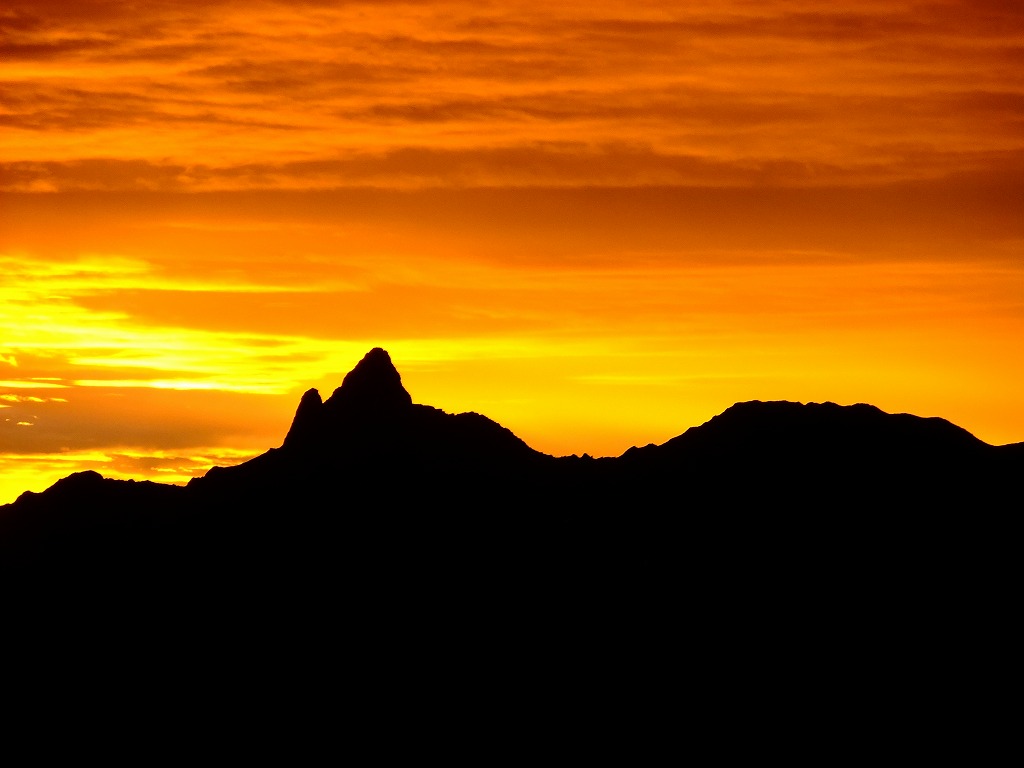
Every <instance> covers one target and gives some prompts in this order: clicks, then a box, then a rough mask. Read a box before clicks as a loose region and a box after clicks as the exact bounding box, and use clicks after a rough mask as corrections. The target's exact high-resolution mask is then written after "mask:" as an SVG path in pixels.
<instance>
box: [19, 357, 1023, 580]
mask: <svg viewBox="0 0 1024 768" xmlns="http://www.w3.org/2000/svg"><path fill="white" fill-rule="evenodd" d="M1022 469H1024V451H1022V447H1021V446H1019V445H1017V446H1004V447H1001V448H996V447H993V446H989V445H987V444H985V443H982V442H981V441H979V440H977V439H976V438H974V437H973V436H971V435H970V434H969V433H967V432H965V431H964V430H962V429H960V428H958V427H956V426H954V425H952V424H950V423H948V422H946V421H943V420H941V419H922V418H919V417H915V416H910V415H906V414H897V415H891V414H886V413H883V412H882V411H880V410H878V409H877V408H874V407H872V406H868V405H855V406H839V405H835V404H833V403H825V404H808V405H801V404H797V403H788V402H770V403H762V402H749V403H739V404H737V405H734V406H732V407H731V408H729V409H727V410H726V411H725V412H724V413H722V414H720V415H718V416H716V417H714V418H713V419H711V420H710V421H709V422H707V423H706V424H703V425H701V426H699V427H695V428H692V429H689V430H687V431H686V432H685V433H684V434H682V435H680V436H678V437H676V438H673V439H672V440H669V441H668V442H667V443H665V444H663V445H661V446H647V447H646V448H634V449H630V450H629V451H627V452H626V453H625V454H624V455H623V456H621V457H619V458H615V459H612V458H608V459H590V458H589V457H585V458H577V457H566V458H554V457H551V456H548V455H545V454H542V453H539V452H537V451H534V450H533V449H531V448H530V447H529V446H527V445H526V444H525V443H524V442H523V441H522V440H520V439H519V438H517V437H516V436H515V435H514V434H512V433H511V432H510V431H509V430H507V429H505V428H504V427H502V426H500V425H499V424H497V423H495V422H493V421H491V420H490V419H488V418H486V417H484V416H481V415H479V414H474V413H465V414H456V415H453V414H447V413H444V412H443V411H440V410H438V409H436V408H431V407H429V406H425V405H417V404H414V403H413V401H412V398H411V397H410V395H409V393H408V392H407V391H406V390H405V388H404V387H403V386H402V382H401V376H400V375H399V373H398V371H397V370H396V369H395V368H394V366H393V365H392V362H391V360H390V358H389V356H388V354H387V353H386V352H385V351H384V350H381V349H374V350H372V351H371V352H369V353H368V354H367V355H366V356H365V357H364V359H363V360H362V361H361V362H360V363H359V364H358V365H357V366H356V367H355V368H354V369H353V370H352V371H351V372H350V373H349V374H348V375H347V376H346V377H345V379H344V381H343V382H342V385H341V386H340V387H339V388H338V389H336V390H335V392H334V393H333V394H332V395H331V396H330V397H329V398H328V399H327V400H326V401H323V400H321V398H320V395H319V393H318V392H316V391H315V390H310V391H309V392H307V393H306V394H305V395H304V396H303V397H302V399H301V402H300V403H299V406H298V409H297V411H296V414H295V418H294V420H293V423H292V426H291V429H290V430H289V431H288V434H287V436H286V437H285V439H284V442H283V444H282V445H281V446H280V447H279V448H276V449H271V450H269V451H268V452H267V453H265V454H263V455H262V456H259V457H257V458H255V459H253V460H251V461H248V462H245V463H243V464H241V465H239V466H236V467H226V468H214V469H212V470H210V472H208V473H207V474H206V475H205V476H204V477H201V478H197V479H195V480H193V481H192V482H190V483H189V485H188V487H186V488H175V487H167V486H160V485H156V484H153V483H131V482H119V481H113V480H103V479H102V478H100V477H99V476H98V475H96V474H95V473H81V474H79V475H74V476H72V477H70V478H67V479H65V480H62V481H61V482H59V483H57V484H56V485H55V486H53V487H52V488H50V489H48V490H47V491H45V492H44V493H42V494H31V493H27V494H24V495H23V496H22V497H21V498H19V499H18V501H17V502H15V503H14V504H12V505H8V506H6V507H2V508H0V557H2V558H3V563H4V565H5V566H8V567H24V565H25V563H45V566H46V568H49V569H50V570H51V571H53V572H62V571H68V570H69V569H74V570H77V571H90V570H92V569H95V568H96V567H97V565H96V564H97V562H102V563H104V564H105V567H107V568H109V570H110V571H111V572H113V573H121V572H123V571H124V569H125V568H128V567H130V568H132V569H138V568H142V569H143V570H147V571H149V572H153V573H163V574H172V575H174V578H178V577H181V576H183V575H184V574H188V573H193V574H202V573H207V574H210V573H221V572H225V571H230V572H234V571H238V570H239V569H242V570H247V571H250V572H254V571H264V572H275V573H279V572H281V571H282V570H283V571H285V572H288V571H296V572H299V571H309V570H311V569H312V570H314V571H316V570H328V571H330V570H332V569H333V568H335V567H338V563H339V562H341V561H344V560H346V559H347V561H349V562H354V561H357V560H358V561H366V560H367V559H369V560H373V559H374V558H383V559H384V560H390V559H392V558H394V557H395V556H399V555H400V556H401V557H402V558H404V559H405V561H407V562H418V563H421V564H424V563H425V562H430V563H433V564H434V566H436V565H437V562H438V560H437V558H440V559H441V560H444V556H443V554H444V553H447V556H452V555H453V554H454V553H455V552H458V553H459V555H458V556H459V557H460V558H462V559H463V560H465V559H466V558H469V559H474V558H477V557H479V558H482V561H481V562H480V563H479V564H478V565H479V566H480V567H485V566H487V565H489V562H488V559H492V560H493V559H495V558H496V561H502V559H503V558H504V557H508V556H511V554H510V553H512V552H520V553H522V554H523V556H524V557H527V558H530V557H533V558H540V559H541V560H544V561H547V562H549V563H553V562H555V561H556V560H558V558H559V557H562V556H564V555H565V554H566V553H575V555H574V557H577V558H583V559H584V560H588V559H589V558H592V557H599V556H600V555H599V554H598V553H601V552H608V551H610V550H614V552H615V558H618V559H619V560H620V561H621V562H624V563H625V562H628V563H632V564H633V565H634V566H635V565H637V564H638V563H640V562H641V561H643V560H644V558H645V557H647V555H652V554H653V553H656V552H660V553H661V556H660V558H653V559H651V562H652V563H653V562H668V561H669V559H670V558H671V555H670V551H675V550H677V549H678V550H679V551H682V550H685V549H686V548H687V547H690V546H692V544H693V542H695V541H700V540H702V539H703V540H707V541H718V542H721V536H723V535H725V532H726V531H731V532H730V533H729V535H730V536H732V544H731V546H736V547H739V548H741V549H743V548H745V547H751V548H754V549H756V548H757V547H758V546H759V544H758V542H759V540H760V539H761V538H763V537H764V536H772V537H776V539H778V538H779V537H782V536H791V535H796V533H797V532H798V529H799V528H800V527H801V526H803V525H804V523H803V522H802V521H805V520H807V519H809V518H806V517H793V514H794V513H801V515H803V514H806V513H812V514H813V515H814V516H815V517H814V518H813V519H814V520H815V521H816V522H815V525H817V526H820V525H823V524H825V525H832V526H833V527H835V528H836V530H839V529H841V528H844V527H845V528H846V529H849V528H850V526H849V525H848V523H849V521H850V520H853V519H854V518H852V517H850V513H855V514H857V515H858V517H857V518H856V520H857V521H858V522H857V526H858V527H859V528H858V529H860V528H863V526H864V525H867V526H868V527H869V528H870V527H871V525H870V521H872V520H881V521H882V523H881V524H880V527H876V528H875V529H874V530H875V531H876V532H880V531H885V532H886V535H887V536H890V537H892V538H893V539H894V540H898V539H900V538H901V537H903V536H906V535H907V534H908V532H909V531H911V530H914V529H916V528H917V527H918V526H919V524H920V521H921V520H922V519H923V518H925V517H930V518H931V519H932V520H933V521H934V520H938V519H939V517H938V516H939V515H942V514H945V513H949V512H955V513H966V512H969V511H976V510H980V511H981V513H983V514H987V513H991V512H994V511H996V510H1000V509H1014V508H1015V507H1014V506H1013V500H1014V498H1015V497H1016V494H1017V489H1016V482H1017V480H1018V479H1019V478H1020V477H1021V476H1022ZM737 515H741V516H743V519H744V520H745V522H744V524H743V526H742V527H741V529H734V524H735V521H736V520H737V517H736V516H737ZM865 521H869V522H868V523H865ZM930 525H931V527H932V528H933V529H934V527H935V526H934V523H930ZM859 535H860V534H859ZM744 542H745V543H744ZM714 548H715V547H714V546H712V547H711V549H712V550H713V549H714ZM644 553H646V555H645V554H644ZM706 554H707V553H706V552H705V553H704V555H706ZM563 559H564V558H563ZM566 562H572V558H571V557H570V558H569V559H568V560H566ZM645 567H646V566H645ZM40 569H42V566H40ZM268 569H269V570H268Z"/></svg>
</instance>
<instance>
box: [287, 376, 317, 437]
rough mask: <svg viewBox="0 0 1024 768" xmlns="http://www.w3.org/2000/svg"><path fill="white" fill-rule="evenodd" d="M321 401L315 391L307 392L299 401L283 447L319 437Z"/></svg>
mask: <svg viewBox="0 0 1024 768" xmlns="http://www.w3.org/2000/svg"><path fill="white" fill-rule="evenodd" d="M323 407H324V404H323V400H321V399H320V393H319V392H318V391H317V390H315V389H310V390H307V391H306V393H305V394H304V395H303V396H302V400H300V401H299V407H298V409H297V410H296V411H295V418H294V419H292V426H291V429H289V430H288V434H287V435H286V436H285V438H284V444H285V445H295V444H297V443H306V442H309V441H310V440H311V439H313V438H315V437H317V436H319V435H320V433H321V431H322V413H323V409H324V408H323Z"/></svg>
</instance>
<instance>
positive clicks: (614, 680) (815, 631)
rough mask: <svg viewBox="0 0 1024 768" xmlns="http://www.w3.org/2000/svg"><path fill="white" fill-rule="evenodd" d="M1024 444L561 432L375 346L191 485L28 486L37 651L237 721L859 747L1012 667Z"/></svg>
mask: <svg viewBox="0 0 1024 768" xmlns="http://www.w3.org/2000/svg"><path fill="white" fill-rule="evenodd" d="M1022 467H1024V455H1022V452H1021V446H1019V445H1018V446H1009V447H1001V448H995V447H992V446H989V445H985V444H983V443H981V442H979V441H978V440H976V439H974V438H973V437H971V436H970V435H969V434H967V433H966V432H964V431H963V430H960V429H958V428H957V427H954V426H953V425H951V424H949V423H947V422H944V421H941V420H938V419H919V418H915V417H912V416H905V415H899V416H893V415H888V414H884V413H882V412H880V411H878V410H877V409H875V408H871V407H869V406H852V407H840V406H836V405H832V404H824V405H798V404H794V403H742V404H738V405H736V406H733V407H732V408H730V409H728V410H727V411H726V412H724V413H723V414H721V415H719V416H717V417H715V418H714V419H712V420H711V421H709V422H708V423H707V424H704V425H702V426H700V427H695V428H693V429H690V430H688V431H687V432H685V433H684V434H682V435H680V436H679V437H677V438H674V439H673V440H670V441H668V442H667V443H665V444H664V445H661V446H648V447H646V448H637V449H631V450H630V451H628V452H627V453H626V454H624V455H623V456H621V457H619V458H615V459H589V458H576V457H570V458H553V457H551V456H547V455H544V454H541V453H538V452H536V451H534V450H532V449H531V448H530V447H529V446H527V445H525V444H524V443H523V442H522V441H521V440H519V439H518V438H517V437H516V436H515V435H513V434H512V433H511V432H509V431H508V430H507V429H504V428H503V427H501V426H500V425H498V424H496V423H495V422H493V421H491V420H489V419H487V418H485V417H483V416H480V415H477V414H458V415H451V414H446V413H443V412H441V411H439V410H437V409H434V408H430V407H427V406H423V405H416V404H414V403H413V402H412V399H411V398H410V397H409V395H408V393H407V392H406V391H405V389H404V388H403V387H402V385H401V379H400V377H399V375H398V373H397V371H395V369H394V367H393V366H392V365H391V361H390V359H389V358H388V356H387V354H386V353H385V352H383V351H382V350H374V351H372V352H370V353H369V354H368V355H367V356H366V358H364V360H363V361H362V362H360V364H359V365H358V366H357V367H356V368H355V369H354V370H353V371H352V372H351V373H350V374H349V375H348V376H347V377H346V378H345V381H344V382H343V384H342V386H341V387H340V388H339V389H338V390H337V391H335V392H334V393H333V394H332V395H331V396H330V397H329V398H328V399H327V400H326V401H323V400H322V399H321V397H320V395H319V394H318V393H317V392H315V391H310V392H308V393H306V395H305V396H303V398H302V402H301V403H300V405H299V408H298V411H297V413H296V415H295V419H294V422H293V424H292V427H291V429H290V431H289V433H288V435H287V437H286V438H285V440H284V442H283V444H282V446H281V447H279V448H276V449H273V450H270V451H268V452H267V453H265V454H263V455H262V456H260V457H258V458H256V459H253V460H252V461H249V462H246V463H244V464H242V465H239V466H237V467H230V468H218V469H213V470H211V471H210V472H209V473H207V475H206V476H205V477H202V478H198V479H196V480H194V481H193V482H191V483H189V485H188V486H187V487H184V488H179V487H172V486H162V485H156V484H153V483H146V482H124V481H114V480H106V479H103V478H102V477H100V476H99V475H98V474H96V473H94V472H83V473H79V474H77V475H73V476H71V477H68V478H65V479H64V480H61V481H60V482H58V483H57V484H55V485H54V486H53V487H51V488H50V489H48V490H47V491H45V492H43V493H40V494H25V495H23V496H22V497H21V498H19V499H18V501H17V502H16V503H14V504H12V505H8V506H6V507H3V508H0V575H2V576H3V594H4V603H3V606H4V619H5V622H6V623H5V640H8V641H11V640H14V641H19V643H20V647H21V649H22V650H21V651H19V652H17V653H15V652H12V651H10V650H8V654H7V658H8V659H9V660H11V661H12V663H13V664H14V666H16V667H20V668H23V669H25V670H26V671H27V672H28V673H29V674H30V675H31V676H33V679H34V680H36V681H37V680H38V679H39V670H44V669H47V668H50V669H52V668H53V667H54V665H57V668H58V669H71V670H74V671H79V670H82V669H89V670H96V671H97V674H98V675H99V677H100V678H101V679H100V680H99V681H98V682H97V683H96V684H94V685H93V686H92V687H90V688H89V689H88V690H93V689H95V690H97V691H98V690H105V689H107V688H108V687H109V686H110V680H111V678H112V676H117V677H120V678H121V679H122V680H123V679H125V678H127V679H129V680H131V681H133V682H135V681H137V684H138V685H139V686H140V687H141V688H143V689H145V693H144V694H143V698H142V699H139V698H138V697H137V696H133V697H132V698H128V699H126V700H127V701H132V702H136V701H140V700H145V696H148V695H151V694H152V695H156V696H157V697H161V696H163V695H164V692H165V691H168V690H176V689H177V690H179V691H180V695H181V699H182V701H184V702H187V706H186V707H184V708H183V709H182V711H185V710H187V711H189V712H191V711H192V709H193V708H194V707H195V706H197V705H198V706H199V707H200V708H204V707H206V708H211V709H213V710H214V712H212V713H211V714H210V715H209V719H210V721H211V722H220V721H221V720H222V719H223V718H224V717H225V716H229V712H230V713H231V714H238V713H243V714H244V717H243V719H244V720H245V721H246V722H264V724H265V727H266V729H267V730H268V731H270V732H273V730H274V729H275V728H276V727H277V723H278V721H279V720H280V719H288V718H289V717H295V718H297V719H298V720H300V721H301V722H302V724H303V729H304V731H303V732H305V729H306V728H307V727H308V724H309V723H324V722H326V721H327V718H328V717H329V718H330V722H331V725H330V726H329V727H327V728H326V730H325V732H329V733H331V735H332V738H333V737H335V735H336V728H337V726H336V721H339V720H340V721H342V722H344V723H347V724H348V725H349V728H350V730H353V729H354V730H355V731H357V732H363V731H365V732H366V733H367V734H371V735H372V736H371V738H373V740H374V745H375V747H374V748H375V749H376V748H377V747H379V746H380V745H388V744H390V743H391V741H393V740H395V739H396V738H398V736H397V735H396V733H397V731H398V730H402V732H403V733H404V730H405V729H406V728H408V727H409V726H410V724H411V726H412V729H413V730H412V731H411V732H412V733H421V734H425V735H426V736H427V737H430V738H436V736H437V734H438V733H442V732H443V733H455V734H457V735H456V736H453V737H452V738H453V739H455V740H458V741H461V740H463V739H465V738H466V734H467V733H469V732H473V733H480V734H484V735H485V736H484V738H488V737H487V736H486V734H489V733H496V732H499V733H500V732H501V731H502V730H504V731H505V733H504V734H503V735H495V736H492V737H490V738H491V740H492V741H493V745H499V744H500V745H503V744H505V743H513V744H515V743H519V741H520V740H521V738H522V734H523V731H524V729H525V730H526V731H527V732H529V733H535V732H540V731H544V729H545V728H549V729H553V730H555V731H564V729H565V728H566V727H567V725H566V723H567V721H573V720H575V721H576V722H580V721H582V722H586V723H588V724H589V726H588V729H587V730H586V732H585V733H584V732H583V731H574V732H573V733H563V736H564V737H565V738H567V739H568V738H572V739H573V740H574V746H573V749H574V751H575V750H576V748H577V747H576V744H575V742H576V740H578V739H582V740H584V741H586V742H587V743H591V744H594V745H600V748H601V750H602V752H603V753H606V752H607V751H608V749H609V745H610V744H616V743H617V746H613V747H611V748H612V749H618V750H619V752H618V754H621V755H622V757H627V756H628V757H629V758H630V759H631V760H635V757H636V755H637V754H638V751H639V752H642V750H643V749H644V745H646V744H648V743H649V742H650V739H651V737H652V734H653V735H655V737H658V738H662V739H663V738H664V736H658V734H665V735H668V734H671V743H670V748H673V749H675V748H677V747H676V742H677V741H678V735H679V728H680V721H682V722H683V723H685V724H687V727H689V728H691V730H696V731H698V732H700V733H701V734H704V735H705V737H706V738H707V739H709V740H710V741H712V742H713V743H714V748H715V749H716V750H719V749H721V748H724V746H726V745H733V746H736V742H738V741H739V742H743V743H750V744H752V745H756V749H758V751H759V753H760V752H761V751H763V750H764V749H766V747H765V745H766V744H770V743H772V742H773V741H780V740H781V742H785V743H786V744H787V746H786V749H787V755H788V754H791V753H792V749H793V747H794V745H796V746H798V747H799V746H800V745H804V746H805V747H806V748H812V747H813V744H809V743H808V741H807V740H808V738H809V735H810V734H814V738H819V739H824V740H831V741H832V742H833V744H832V746H831V747H830V749H831V750H833V751H835V750H836V749H842V750H843V751H844V752H846V751H847V750H848V746H847V745H850V744H853V745H857V744H864V743H865V732H866V729H868V730H872V731H874V730H879V728H880V726H878V724H879V723H882V724H883V725H884V724H885V723H893V724H897V725H896V726H893V727H898V729H899V731H900V732H901V733H902V732H906V733H908V734H912V733H913V732H912V731H908V730H907V729H908V717H914V716H918V715H919V714H920V713H921V712H925V713H937V714H938V715H942V713H943V712H948V711H951V710H949V706H948V702H949V701H951V699H952V698H955V699H956V700H962V701H970V702H972V706H973V702H975V701H977V700H983V699H985V698H986V697H987V696H988V694H987V692H985V691H983V690H980V689H978V687H977V683H976V681H978V680H999V679H1001V675H1002V674H1003V669H1004V668H1005V667H1006V665H1007V663H1008V660H1009V659H1010V658H1012V657H1011V656H1010V653H1016V643H1015V642H1014V641H1013V638H1014V637H1015V634H1014V633H1013V632H1012V630H1011V626H1012V625H1014V624H1015V622H1014V621H1013V619H1012V616H1013V615H1014V612H1013V610H1012V608H1013V606H1015V604H1016V586H1015V585H1016V583H1017V576H1016V570H1017V566H1016V562H1017V553H1016V550H1017V533H1016V525H1015V523H1016V518H1017V516H1018V513H1019V501H1018V498H1017V495H1018V490H1017V481H1018V480H1019V478H1020V477H1021V469H1022ZM39 657H42V660H41V661H40V660H39ZM26 659H36V661H34V662H32V663H26ZM35 685H36V687H38V685H37V684H35ZM211 686H213V688H215V689H216V690H218V691H220V694H218V695H214V696H212V697H211V698H210V699H209V701H207V702H204V701H202V700H201V699H203V698H204V696H203V693H202V692H205V691H208V690H210V689H211ZM46 690H47V693H49V692H50V689H46ZM54 690H56V689H54ZM221 695H223V696H224V697H225V698H221ZM324 698H327V699H329V700H330V702H331V703H329V704H326V705H325V704H323V703H322V700H323V699H324ZM453 700H454V701H455V702H456V703H455V704H451V703H450V702H452V701H453ZM225 701H227V702H230V706H225V705H224V704H223V702H225ZM908 702H909V703H908ZM141 711H142V713H143V716H148V710H144V709H143V710H141ZM353 712H354V713H355V714H354V715H353V714H352V713H353ZM267 713H272V714H271V717H270V719H271V720H272V721H273V722H270V723H266V722H265V720H266V718H267ZM865 713H869V714H865ZM908 713H910V714H909V715H908ZM914 713H918V714H917V715H915V714H914ZM178 717H179V715H178V714H176V715H175V718H173V719H172V722H175V723H177V718H178ZM438 718H440V719H442V720H445V721H446V722H445V723H444V724H443V727H441V728H439V727H437V726H433V725H431V726H429V727H428V724H431V723H433V722H434V721H435V720H436V719H438ZM930 718H931V714H929V716H928V719H929V721H930ZM453 722H455V723H457V725H454V726H453V725H452V723H453ZM960 722H961V721H960V720H959V719H958V720H957V727H959V726H960ZM396 723H401V724H402V726H401V729H397V728H396V725H395V724H396ZM595 723H598V724H600V725H599V726H598V727H597V728H596V729H595V727H594V725H593V724H595ZM417 724H419V726H420V729H419V731H417V730H416V727H417ZM498 724H506V727H504V728H502V727H497V726H498ZM452 729H454V731H453V730H452ZM249 730H250V731H251V729H249ZM260 730H263V727H261V728H260ZM595 730H600V731H601V733H600V734H597V733H595ZM605 732H607V734H610V736H608V735H606V733H605ZM879 733H882V734H885V733H888V731H886V730H885V728H881V730H879ZM574 734H577V735H574ZM616 734H621V738H618V737H616ZM630 734H637V735H636V736H631V735H630ZM247 738H248V739H249V740H250V743H253V742H255V743H262V734H260V735H258V736H257V737H255V738H254V737H253V736H252V735H251V734H250V735H248V736H247ZM617 738H618V741H617V742H616V739H617ZM922 738H925V737H922ZM413 741H414V743H416V745H417V747H416V748H417V749H418V750H419V749H420V743H421V742H420V737H417V738H415V739H413ZM943 743H944V744H945V741H944V740H943ZM914 744H915V746H914V748H915V750H916V749H917V739H916V737H914ZM973 748H974V744H973V742H972V749H973ZM818 754H819V753H818V752H815V755H816V756H818Z"/></svg>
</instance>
